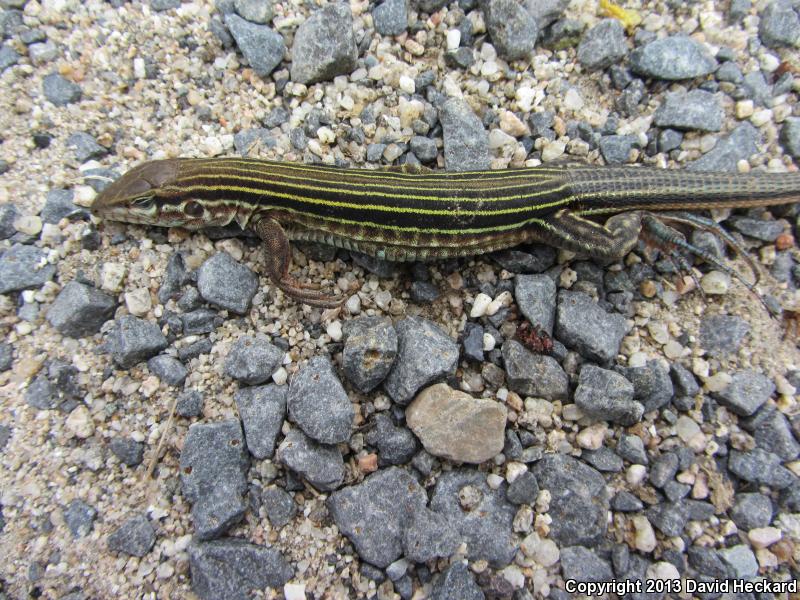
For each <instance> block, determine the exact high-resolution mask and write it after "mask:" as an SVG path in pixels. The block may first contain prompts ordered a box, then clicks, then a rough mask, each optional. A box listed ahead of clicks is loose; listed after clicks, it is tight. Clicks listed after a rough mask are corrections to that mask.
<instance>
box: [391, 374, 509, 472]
mask: <svg viewBox="0 0 800 600" xmlns="http://www.w3.org/2000/svg"><path fill="white" fill-rule="evenodd" d="M506 418H507V410H506V407H505V406H503V405H502V404H500V403H499V402H495V401H493V400H487V399H485V398H473V397H472V396H470V395H469V394H465V393H464V392H460V391H458V390H454V389H452V388H451V387H450V386H448V385H447V384H445V383H438V384H436V385H432V386H430V387H428V388H426V389H424V390H422V392H420V393H419V394H418V395H417V397H416V398H415V399H414V401H413V402H412V403H411V404H410V405H409V407H408V408H407V409H406V421H407V422H408V426H409V427H410V428H411V430H412V431H413V432H414V433H415V434H416V435H417V437H418V438H419V439H420V441H421V442H422V445H423V446H425V449H426V450H427V451H428V452H430V453H431V454H433V455H434V456H441V457H443V458H448V459H450V460H454V461H459V462H466V463H474V464H477V463H482V462H483V461H486V460H489V459H490V458H492V457H494V456H495V455H497V454H499V453H500V452H501V451H502V450H503V443H504V440H505V437H504V434H505V427H506Z"/></svg>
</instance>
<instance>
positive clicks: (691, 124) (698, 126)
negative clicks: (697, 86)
mask: <svg viewBox="0 0 800 600" xmlns="http://www.w3.org/2000/svg"><path fill="white" fill-rule="evenodd" d="M724 116H725V113H724V111H723V110H722V107H721V106H720V105H719V100H718V99H717V96H716V95H714V94H712V93H710V92H706V91H704V90H690V91H688V92H668V93H667V96H666V98H665V99H664V102H663V103H662V104H661V106H659V107H658V109H657V110H656V112H655V113H654V114H653V122H654V123H655V124H656V125H657V126H658V127H672V128H673V129H680V130H690V129H693V130H697V131H719V130H720V129H722V119H723V117H724Z"/></svg>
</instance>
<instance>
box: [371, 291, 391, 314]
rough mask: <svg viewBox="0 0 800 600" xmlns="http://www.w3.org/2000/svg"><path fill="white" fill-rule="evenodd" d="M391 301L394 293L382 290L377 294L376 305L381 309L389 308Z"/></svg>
mask: <svg viewBox="0 0 800 600" xmlns="http://www.w3.org/2000/svg"><path fill="white" fill-rule="evenodd" d="M391 301H392V293H391V292H389V291H387V290H382V291H380V292H378V293H377V294H375V305H376V306H377V307H378V308H380V309H381V310H388V309H389V303H390V302H391Z"/></svg>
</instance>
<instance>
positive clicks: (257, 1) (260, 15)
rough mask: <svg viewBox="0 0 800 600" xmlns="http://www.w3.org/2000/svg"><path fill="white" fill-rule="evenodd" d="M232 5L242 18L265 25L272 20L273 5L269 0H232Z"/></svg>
mask: <svg viewBox="0 0 800 600" xmlns="http://www.w3.org/2000/svg"><path fill="white" fill-rule="evenodd" d="M233 7H234V8H235V9H236V12H237V13H239V14H240V15H241V17H242V18H243V19H247V20H248V21H250V22H251V23H259V24H261V25H266V24H267V23H269V22H270V21H271V20H272V15H273V7H272V3H271V2H264V1H263V0H234V2H233Z"/></svg>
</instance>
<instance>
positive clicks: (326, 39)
mask: <svg viewBox="0 0 800 600" xmlns="http://www.w3.org/2000/svg"><path fill="white" fill-rule="evenodd" d="M357 58H358V49H357V48H356V42H355V38H354V36H353V13H352V12H350V6H349V5H348V4H346V3H339V4H329V5H328V6H326V7H324V8H322V9H320V10H318V11H316V12H315V13H314V14H313V15H311V17H309V18H308V19H307V20H306V21H305V22H304V23H303V24H301V25H300V27H298V28H297V32H296V33H295V36H294V45H293V46H292V69H291V73H292V81H295V82H297V83H305V84H312V83H316V82H318V81H327V80H330V79H333V78H334V77H336V76H337V75H347V74H349V73H350V72H352V71H353V70H354V69H355V68H356V59H357Z"/></svg>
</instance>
